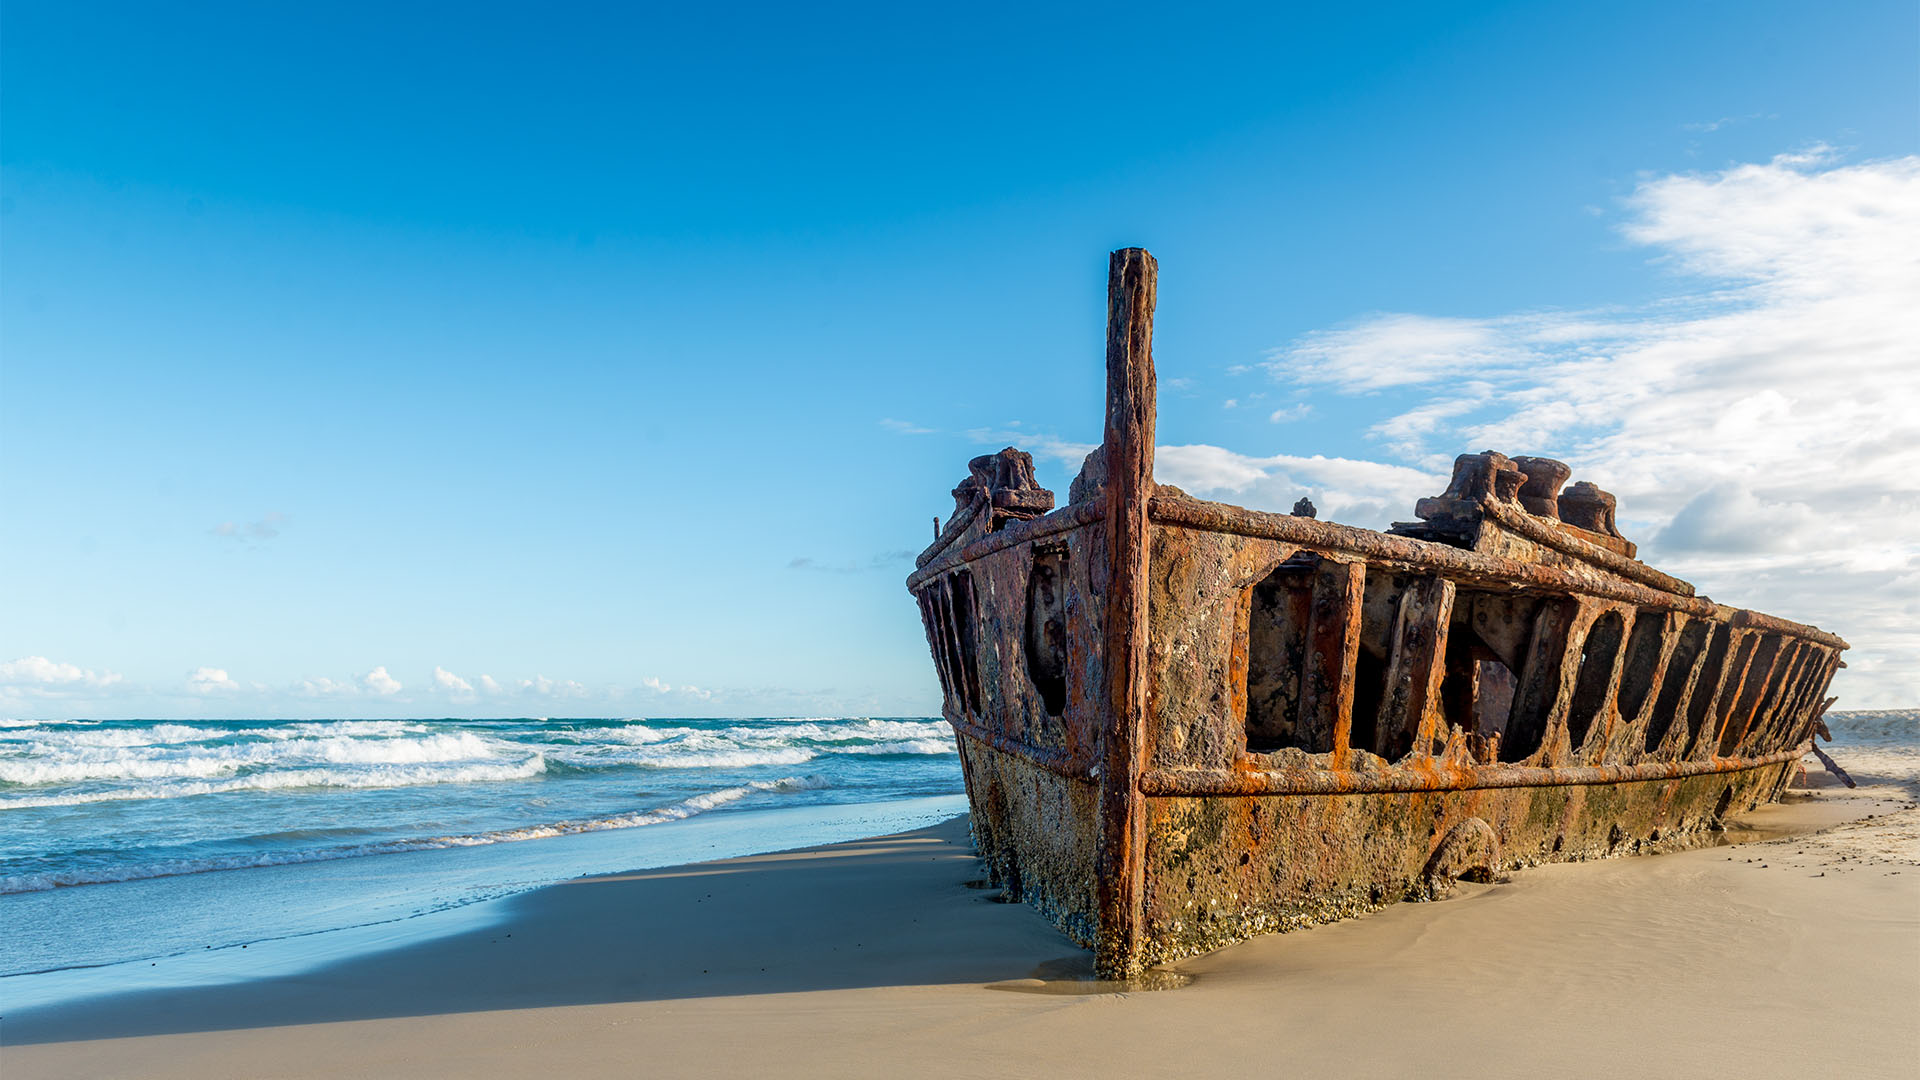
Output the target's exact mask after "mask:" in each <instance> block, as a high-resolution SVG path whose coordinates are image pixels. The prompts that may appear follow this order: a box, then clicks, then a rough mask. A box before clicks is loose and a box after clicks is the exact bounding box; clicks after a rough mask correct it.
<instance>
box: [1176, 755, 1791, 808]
mask: <svg viewBox="0 0 1920 1080" xmlns="http://www.w3.org/2000/svg"><path fill="white" fill-rule="evenodd" d="M1806 752H1807V747H1806V746H1805V745H1801V746H1795V747H1793V748H1791V749H1788V750H1781V751H1778V752H1776V753H1772V754H1764V755H1761V756H1759V757H1750V758H1733V759H1728V758H1715V759H1711V760H1707V761H1649V762H1642V763H1641V764H1638V765H1561V766H1557V767H1552V768H1547V767H1543V766H1529V765H1480V766H1448V765H1445V764H1442V763H1440V762H1438V761H1434V762H1430V763H1426V764H1420V765H1412V766H1409V765H1402V766H1398V767H1395V768H1392V769H1387V770H1384V771H1380V772H1361V771H1357V770H1334V769H1306V770H1298V771H1293V770H1289V771H1279V770H1271V769H1250V770H1246V771H1240V770H1235V769H1152V770H1149V771H1148V772H1147V773H1146V774H1145V775H1143V776H1142V777H1141V778H1140V791H1141V793H1142V794H1145V795H1152V796H1183V797H1198V796H1207V795H1365V794H1374V793H1379V792H1417V791H1471V790H1475V789H1479V788H1516V787H1551V786H1557V785H1576V786H1591V785H1594V784H1627V783H1635V782H1638V781H1643V780H1677V779H1680V778H1682V777H1687V776H1699V775H1701V774H1703V773H1716V772H1726V773H1733V772H1743V771H1745V770H1747V769H1758V768H1762V767H1764V766H1767V765H1777V764H1779V763H1780V762H1782V761H1791V760H1792V759H1794V758H1797V757H1799V756H1800V755H1801V754H1804V753H1806Z"/></svg>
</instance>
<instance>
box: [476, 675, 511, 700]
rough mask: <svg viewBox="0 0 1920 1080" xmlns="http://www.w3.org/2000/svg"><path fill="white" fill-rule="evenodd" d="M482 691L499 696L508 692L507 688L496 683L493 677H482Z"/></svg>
mask: <svg viewBox="0 0 1920 1080" xmlns="http://www.w3.org/2000/svg"><path fill="white" fill-rule="evenodd" d="M480 689H481V690H483V691H485V692H486V693H487V694H488V695H499V694H504V693H506V692H507V688H506V687H504V686H501V685H500V684H499V683H497V682H495V681H494V678H493V676H491V675H482V676H480Z"/></svg>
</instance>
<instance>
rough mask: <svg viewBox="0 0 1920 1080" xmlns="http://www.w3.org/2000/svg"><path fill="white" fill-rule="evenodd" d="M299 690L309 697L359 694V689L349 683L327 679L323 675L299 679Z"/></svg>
mask: <svg viewBox="0 0 1920 1080" xmlns="http://www.w3.org/2000/svg"><path fill="white" fill-rule="evenodd" d="M299 689H300V692H301V693H303V694H306V695H308V696H309V697H348V696H351V695H353V694H357V693H359V692H360V688H359V687H357V686H355V685H354V684H352V683H350V682H341V681H340V680H338V679H329V678H327V677H326V676H325V675H316V676H314V677H313V678H311V679H301V680H300V685H299Z"/></svg>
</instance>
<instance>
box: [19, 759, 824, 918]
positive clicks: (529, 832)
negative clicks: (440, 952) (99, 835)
mask: <svg viewBox="0 0 1920 1080" xmlns="http://www.w3.org/2000/svg"><path fill="white" fill-rule="evenodd" d="M826 786H828V781H826V780H825V779H823V778H821V777H817V776H789V777H786V778H784V779H780V780H760V781H753V782H751V783H747V784H741V785H737V786H735V787H728V788H721V789H719V790H716V791H708V792H703V793H701V794H698V795H694V796H691V797H689V798H685V799H681V800H680V801H678V802H675V803H670V804H668V805H666V806H660V807H655V808H652V809H648V810H635V811H633V812H631V813H625V814H614V815H611V816H607V817H599V818H589V819H585V820H579V821H556V822H551V823H547V824H542V825H529V826H522V827H520V828H513V829H497V830H494V831H491V832H482V833H465V834H459V835H453V836H432V837H421V838H417V839H406V840H386V841H379V842H375V843H368V844H349V845H343V846H339V847H331V848H319V849H309V850H304V851H301V850H293V851H271V852H259V853H249V854H244V855H228V856H216V857H213V858H205V859H175V860H169V861H164V862H153V863H146V864H143V865H138V866H120V867H112V868H108V869H100V870H73V871H65V872H58V873H47V874H24V875H19V876H15V877H0V894H6V893H18V892H40V891H44V890H47V889H54V888H59V887H60V886H63V885H90V884H98V883H101V882H108V881H131V880H136V879H139V878H152V877H171V876H175V875H180V874H197V873H205V872H207V871H211V870H238V869H243V868H249V867H259V866H285V865H288V864H291V863H309V862H326V861H331V860H335V859H352V858H359V857H361V856H366V855H389V854H397V853H400V852H406V851H426V850H431V849H434V848H453V847H479V846H482V845H486V844H505V843H514V842H517V841H521V840H539V839H546V838H548V837H554V836H569V835H573V834H575V833H584V832H598V831H601V830H606V829H632V828H637V827H640V826H645V825H658V824H661V823H663V822H668V821H681V820H684V819H686V818H690V817H693V816H694V815H696V814H703V813H706V812H707V811H709V810H713V809H716V808H718V807H721V806H725V805H727V804H728V803H733V802H738V801H739V800H741V799H744V798H747V797H748V796H750V795H756V794H761V793H767V792H793V791H806V790H811V789H816V788H822V787H826Z"/></svg>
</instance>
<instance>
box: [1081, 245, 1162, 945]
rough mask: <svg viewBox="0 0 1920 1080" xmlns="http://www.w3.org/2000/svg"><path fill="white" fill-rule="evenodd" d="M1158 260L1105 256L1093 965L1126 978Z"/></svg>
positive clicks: (1139, 754) (1128, 254)
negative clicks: (1101, 667)
mask: <svg viewBox="0 0 1920 1080" xmlns="http://www.w3.org/2000/svg"><path fill="white" fill-rule="evenodd" d="M1158 273H1159V267H1158V264H1156V263H1155V262H1154V260H1153V256H1151V255H1149V254H1147V252H1146V251H1145V250H1144V249H1141V248H1122V249H1121V250H1119V251H1116V252H1114V253H1113V256H1112V258H1111V259H1110V260H1109V261H1108V265H1107V420H1106V432H1105V438H1104V439H1103V440H1102V444H1101V446H1102V449H1101V451H1100V452H1101V453H1102V454H1104V455H1105V457H1106V470H1107V483H1106V491H1107V519H1106V541H1107V544H1106V555H1107V571H1108V572H1107V579H1106V582H1105V585H1106V588H1105V590H1104V592H1105V601H1106V613H1105V618H1104V619H1103V620H1102V623H1101V631H1102V634H1103V635H1104V637H1105V640H1104V641H1103V642H1102V643H1101V645H1102V650H1103V652H1104V655H1105V657H1106V674H1107V687H1106V691H1107V692H1106V694H1105V700H1104V701H1103V702H1102V704H1103V706H1104V712H1105V721H1106V722H1105V725H1104V731H1103V732H1102V740H1101V741H1102V752H1101V775H1100V821H1099V830H1098V832H1099V838H1100V846H1099V848H1098V849H1097V851H1096V852H1095V854H1094V871H1095V874H1096V880H1095V882H1094V907H1095V915H1096V918H1097V921H1098V924H1099V940H1098V941H1096V942H1095V943H1094V970H1095V971H1096V973H1098V974H1099V975H1100V976H1101V977H1103V978H1108V979H1126V978H1131V977H1132V976H1134V975H1135V974H1137V973H1138V972H1139V970H1140V966H1141V946H1142V938H1143V934H1144V925H1143V908H1142V904H1143V899H1142V897H1143V892H1144V888H1145V886H1144V876H1145V872H1146V863H1145V849H1146V818H1145V815H1144V807H1143V805H1142V803H1141V800H1140V798H1139V794H1138V793H1139V786H1140V774H1141V772H1142V771H1143V770H1144V768H1145V761H1146V757H1147V751H1148V748H1147V746H1146V716H1147V638H1148V625H1147V556H1148V552H1149V551H1150V550H1151V548H1152V536H1151V535H1150V528H1151V526H1150V525H1149V524H1148V521H1147V502H1148V500H1149V499H1151V498H1152V497H1153V434H1154V374H1153V305H1154V290H1155V283H1156V278H1157V276H1158Z"/></svg>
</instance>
